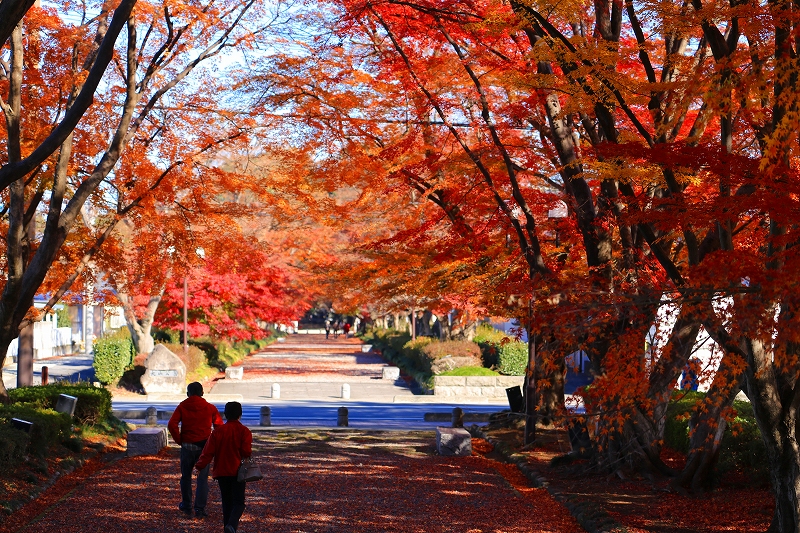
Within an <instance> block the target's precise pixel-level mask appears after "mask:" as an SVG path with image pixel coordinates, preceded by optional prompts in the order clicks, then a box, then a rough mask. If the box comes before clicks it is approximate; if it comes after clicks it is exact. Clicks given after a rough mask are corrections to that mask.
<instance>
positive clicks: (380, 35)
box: [0, 0, 800, 532]
mask: <svg viewBox="0 0 800 533" xmlns="http://www.w3.org/2000/svg"><path fill="white" fill-rule="evenodd" d="M31 6H32V2H21V1H14V0H0V38H1V39H2V41H3V43H4V45H3V48H2V53H0V60H1V61H0V96H2V101H1V102H0V104H2V108H3V111H4V115H5V121H4V122H3V128H4V136H3V138H2V140H0V143H1V144H2V149H0V157H2V161H0V163H2V167H0V187H2V200H0V202H2V219H0V225H2V232H3V236H4V239H2V241H1V243H0V248H2V251H3V257H4V260H3V261H2V265H3V269H4V271H3V274H4V275H3V278H2V281H1V283H2V285H3V292H2V296H0V353H3V354H4V353H5V352H6V349H7V348H8V346H9V344H10V343H11V341H12V340H13V339H15V338H17V337H18V336H19V335H20V331H21V330H22V331H24V330H25V328H26V327H27V326H28V325H29V324H30V321H31V320H32V319H34V318H35V316H33V314H32V313H31V312H30V308H31V303H32V299H33V297H34V295H36V294H45V295H47V296H48V297H51V303H50V304H49V305H51V306H52V305H53V304H55V303H56V302H57V301H58V300H59V299H60V298H62V297H69V295H71V294H85V293H86V291H87V290H89V291H91V290H97V291H98V292H102V291H103V290H107V291H108V292H109V294H113V296H111V297H113V298H116V299H117V301H119V302H121V303H122V304H123V305H124V306H125V308H126V314H127V317H128V321H129V323H130V324H131V331H132V333H133V335H134V337H135V338H137V339H139V341H140V344H139V347H140V350H141V351H146V350H147V349H148V347H147V345H146V343H147V340H148V339H149V338H150V332H149V328H150V326H151V325H152V324H153V321H154V320H161V321H163V323H164V324H167V325H168V324H170V323H172V322H176V321H178V320H179V319H180V318H179V314H180V312H179V311H180V310H179V305H180V303H179V302H180V294H179V291H180V290H181V285H180V284H179V281H180V280H182V279H183V278H187V280H190V281H188V283H190V290H191V293H192V295H193V297H194V298H195V300H194V304H193V307H192V311H191V312H192V314H193V316H194V317H195V319H196V320H195V322H193V324H194V326H193V327H194V328H195V329H194V330H193V331H192V333H193V334H214V335H222V336H231V337H246V336H248V335H252V332H253V331H256V330H258V329H259V322H260V321H262V322H263V321H267V322H280V321H285V320H290V319H292V318H293V317H296V316H297V315H299V314H300V313H302V311H303V310H304V309H305V308H306V306H307V304H309V303H311V302H312V301H314V299H316V298H327V299H328V300H332V301H333V302H334V303H335V305H336V306H337V308H338V309H341V310H352V311H355V310H358V309H362V310H366V309H369V312H370V313H371V314H372V315H374V316H379V315H381V314H386V313H394V312H406V310H408V309H413V308H425V309H430V310H432V311H434V312H437V313H446V312H448V311H452V310H457V311H458V313H459V316H462V317H476V316H489V315H493V316H503V317H508V318H514V319H516V320H518V321H519V323H520V324H521V325H522V327H523V328H524V330H525V331H526V332H527V334H528V338H529V339H530V351H529V353H530V360H529V365H530V367H529V369H528V386H527V388H526V400H527V402H528V412H529V413H533V412H536V413H538V415H539V416H540V417H541V418H542V419H543V420H545V421H556V422H564V421H566V420H568V418H565V417H566V415H567V414H566V413H565V412H564V409H563V406H564V392H563V379H564V378H563V376H564V370H565V362H564V356H565V355H566V354H569V353H572V352H574V351H576V350H583V351H584V352H585V353H586V354H587V355H588V357H589V359H590V361H591V365H592V368H593V371H594V374H595V376H596V377H595V381H594V383H593V385H592V387H590V388H589V389H588V390H586V391H584V392H583V395H584V401H585V403H586V405H587V408H588V409H587V410H588V411H589V412H590V414H592V415H596V416H597V417H598V418H597V431H596V432H595V438H596V444H597V447H596V449H597V450H598V458H597V460H598V462H599V464H602V465H603V467H604V468H607V469H608V470H609V471H616V472H619V473H622V472H624V471H626V470H629V469H634V470H637V471H642V470H643V469H646V470H647V471H652V472H658V473H660V474H663V475H670V476H673V477H674V480H675V481H674V485H675V486H676V487H677V488H680V489H681V490H684V489H686V490H692V491H701V490H705V489H707V488H708V487H709V479H710V474H711V472H712V471H713V465H714V461H715V459H716V457H717V452H718V449H719V442H720V438H721V433H722V431H723V430H724V428H725V424H726V420H727V419H728V418H729V417H730V415H731V411H730V406H731V405H732V401H733V398H734V397H735V396H736V394H737V393H739V392H740V391H742V392H744V394H745V395H746V396H747V397H748V399H749V400H750V401H751V402H752V405H753V408H754V411H755V414H756V418H757V420H758V423H759V428H760V430H761V433H762V436H763V439H764V442H765V444H766V447H767V450H768V455H769V461H770V469H771V472H772V478H771V480H772V483H773V488H774V491H775V495H776V507H775V512H774V516H773V523H772V526H771V531H775V532H794V531H796V530H797V529H798V527H799V526H800V503H798V495H797V493H796V491H797V486H798V480H799V479H800V450H799V449H798V446H797V436H796V431H797V424H798V419H797V416H798V409H799V408H800V388H799V387H798V377H800V361H798V355H800V350H798V346H800V331H799V329H798V326H799V325H800V323H799V322H798V317H797V313H798V312H799V311H800V307H799V306H800V301H798V297H797V296H796V295H797V287H798V286H799V284H798V282H799V281H800V257H798V253H797V250H798V249H799V248H798V246H797V244H798V243H797V242H796V239H795V235H796V234H798V232H800V209H798V206H800V182H799V181H798V175H797V171H798V158H797V157H798V130H800V109H798V105H799V104H800V102H798V98H800V93H798V92H797V90H796V85H797V81H798V74H800V70H799V69H798V63H797V61H798V47H799V46H800V40H798V23H800V20H798V12H797V7H796V6H795V5H794V4H793V3H791V2H785V1H780V0H775V1H773V0H769V1H764V2H759V1H746V0H745V1H740V0H731V2H729V3H728V2H717V3H709V2H704V1H702V0H692V1H690V2H649V1H636V2H634V1H627V2H606V1H604V0H596V1H595V2H576V1H571V2H551V1H550V0H541V1H522V0H512V1H510V2H494V1H478V2H472V1H457V0H442V1H435V0H420V1H418V2H405V1H395V0H385V1H373V0H332V1H328V2H326V1H319V2H306V3H298V4H292V5H283V4H281V3H275V4H272V3H265V2H257V1H254V0H250V1H243V0H216V1H213V0H208V1H197V2H186V1H180V0H176V1H171V0H168V1H164V2H163V3H162V2H159V1H158V0H153V1H145V0H121V2H105V3H103V2H99V3H92V4H86V5H84V6H83V8H81V9H82V11H81V10H80V9H78V8H77V7H75V6H72V5H71V4H69V3H61V2H51V3H44V4H43V6H42V7H31ZM798 237H800V235H798ZM162 299H163V300H164V301H163V304H164V305H162V306H161V311H159V313H163V314H161V315H156V309H159V303H161V301H162ZM232 303H233V304H232ZM234 304H235V305H234ZM159 317H160V318H159ZM134 324H135V325H136V326H134ZM665 324H668V326H665ZM137 327H138V328H139V329H136V328H137ZM654 328H655V329H656V330H657V337H658V341H657V342H653V343H651V344H649V345H648V346H647V347H645V338H646V337H647V336H648V335H651V337H652V330H653V329H654ZM699 335H708V336H709V337H710V338H711V339H712V340H713V341H714V342H715V343H716V345H717V346H718V347H719V348H720V359H719V361H718V368H716V370H717V371H716V373H715V376H714V379H713V382H712V383H710V389H709V392H708V394H707V396H706V399H705V400H704V401H705V404H704V405H703V406H702V408H698V409H697V411H696V413H695V416H694V419H693V423H692V427H693V428H694V430H693V431H692V434H691V436H690V437H691V441H692V442H691V451H690V455H689V460H688V462H687V466H686V468H685V470H684V471H683V472H680V473H677V472H671V471H670V470H669V468H668V467H667V466H666V465H664V464H663V463H662V462H661V460H660V459H659V454H660V448H661V445H662V444H661V443H662V441H663V432H664V417H665V412H666V408H667V403H668V401H669V399H670V396H671V393H672V391H673V390H674V388H675V384H676V381H677V380H678V377H679V375H680V373H681V371H682V369H683V368H684V367H685V366H686V364H687V362H688V361H689V358H690V357H691V355H692V347H693V346H694V344H695V342H696V340H697V338H698V336H699ZM531 420H532V422H531V427H530V428H529V431H530V432H532V431H533V430H534V429H535V425H534V421H535V418H534V417H531Z"/></svg>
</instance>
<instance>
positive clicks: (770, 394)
mask: <svg viewBox="0 0 800 533" xmlns="http://www.w3.org/2000/svg"><path fill="white" fill-rule="evenodd" d="M786 307H787V308H788V307H790V305H788V304H787V305H786ZM785 314H786V315H790V314H793V313H789V312H788V311H787V309H785V308H784V309H782V316H781V321H783V319H784V316H783V315H785ZM795 316H796V315H795ZM784 325H785V324H784ZM781 333H783V332H781ZM779 336H780V334H779ZM747 355H748V359H749V361H748V362H749V363H750V364H749V365H748V368H747V371H746V372H745V380H746V385H747V387H746V388H747V393H748V397H749V398H750V402H751V403H752V405H753V412H754V414H755V417H756V422H757V423H758V426H759V429H760V430H761V436H762V438H763V439H764V445H765V447H766V450H767V458H768V460H769V472H770V481H771V483H772V490H773V493H774V495H775V509H774V512H773V515H772V523H771V524H770V527H769V529H768V532H769V533H796V532H797V531H800V501H798V498H800V447H798V444H797V424H798V409H800V390H798V387H797V384H798V380H797V376H796V373H795V372H784V371H783V370H782V369H779V368H776V365H775V364H773V352H772V351H771V350H770V349H769V347H768V346H765V345H764V344H763V343H762V342H760V341H757V340H753V339H748V340H747Z"/></svg>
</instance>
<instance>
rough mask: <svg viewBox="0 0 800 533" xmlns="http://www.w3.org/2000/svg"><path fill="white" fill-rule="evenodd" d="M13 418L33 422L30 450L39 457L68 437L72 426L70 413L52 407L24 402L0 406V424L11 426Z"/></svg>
mask: <svg viewBox="0 0 800 533" xmlns="http://www.w3.org/2000/svg"><path fill="white" fill-rule="evenodd" d="M12 418H20V419H22V420H27V421H28V422H33V428H32V429H31V432H30V435H29V437H30V442H29V443H28V450H29V451H30V452H31V453H32V454H34V455H36V456H38V457H43V456H44V455H45V452H46V451H47V450H48V449H49V448H50V447H51V446H54V445H56V444H60V443H61V442H62V441H63V440H64V439H66V438H67V437H68V436H69V431H70V428H71V427H72V419H71V418H70V416H69V415H67V414H64V413H57V412H55V411H53V410H52V409H40V408H37V407H35V406H34V405H32V404H22V403H17V404H10V405H3V406H0V426H9V425H10V423H11V422H10V421H11V419H12ZM17 431H19V430H17Z"/></svg>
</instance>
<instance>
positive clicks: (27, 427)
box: [11, 418, 33, 433]
mask: <svg viewBox="0 0 800 533" xmlns="http://www.w3.org/2000/svg"><path fill="white" fill-rule="evenodd" d="M11 427H13V428H16V429H19V430H21V431H24V432H25V433H30V432H31V429H32V428H33V422H28V421H27V420H22V419H21V418H12V419H11Z"/></svg>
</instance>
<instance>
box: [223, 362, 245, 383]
mask: <svg viewBox="0 0 800 533" xmlns="http://www.w3.org/2000/svg"><path fill="white" fill-rule="evenodd" d="M243 377H244V367H243V366H241V365H240V366H229V367H226V368H225V379H238V380H241V379H242V378H243Z"/></svg>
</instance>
